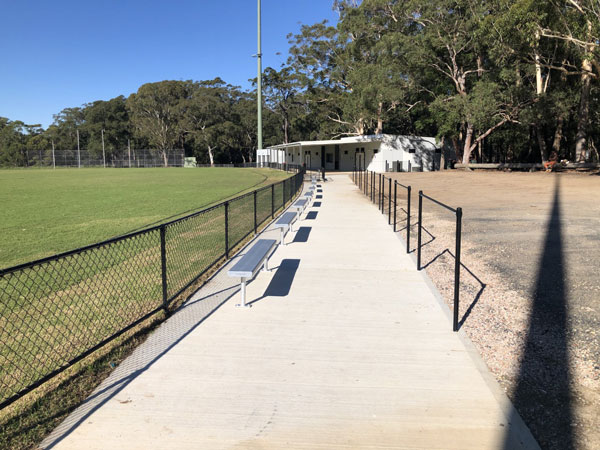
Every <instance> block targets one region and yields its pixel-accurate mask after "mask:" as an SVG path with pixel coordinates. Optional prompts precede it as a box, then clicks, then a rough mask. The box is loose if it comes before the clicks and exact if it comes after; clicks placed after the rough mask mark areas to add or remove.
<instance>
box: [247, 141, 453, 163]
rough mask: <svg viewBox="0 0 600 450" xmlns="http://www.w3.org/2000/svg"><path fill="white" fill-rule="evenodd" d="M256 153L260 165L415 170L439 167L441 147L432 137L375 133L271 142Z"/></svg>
mask: <svg viewBox="0 0 600 450" xmlns="http://www.w3.org/2000/svg"><path fill="white" fill-rule="evenodd" d="M256 156H257V158H256V161H257V162H258V163H259V164H263V163H269V162H273V163H286V164H305V165H306V168H307V169H310V170H319V169H321V167H325V170H326V171H332V170H339V171H346V172H349V171H352V170H353V169H354V168H356V169H358V170H364V169H367V170H371V171H374V172H391V171H393V172H410V171H413V172H416V171H430V170H439V169H440V161H441V149H440V147H439V146H438V145H437V143H436V139H435V138H433V137H420V136H396V135H389V134H378V135H372V136H352V137H346V138H342V139H337V140H326V141H301V142H292V143H290V144H280V145H274V146H272V147H270V148H267V149H263V150H258V151H257V155H256Z"/></svg>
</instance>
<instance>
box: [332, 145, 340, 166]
mask: <svg viewBox="0 0 600 450" xmlns="http://www.w3.org/2000/svg"><path fill="white" fill-rule="evenodd" d="M333 170H340V146H339V145H336V146H335V156H334V168H333Z"/></svg>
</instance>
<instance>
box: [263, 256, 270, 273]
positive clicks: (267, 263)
mask: <svg viewBox="0 0 600 450" xmlns="http://www.w3.org/2000/svg"><path fill="white" fill-rule="evenodd" d="M263 270H264V271H265V272H268V271H269V258H267V259H265V263H264V264H263Z"/></svg>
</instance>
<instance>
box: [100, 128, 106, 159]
mask: <svg viewBox="0 0 600 450" xmlns="http://www.w3.org/2000/svg"><path fill="white" fill-rule="evenodd" d="M101 134H102V162H103V163H104V168H105V169H106V153H105V152H104V128H103V129H102V133H101Z"/></svg>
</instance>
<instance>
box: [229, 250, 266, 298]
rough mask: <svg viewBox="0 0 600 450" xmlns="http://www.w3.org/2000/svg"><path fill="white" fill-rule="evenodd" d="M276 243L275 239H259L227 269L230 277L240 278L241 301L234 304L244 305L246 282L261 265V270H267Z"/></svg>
mask: <svg viewBox="0 0 600 450" xmlns="http://www.w3.org/2000/svg"><path fill="white" fill-rule="evenodd" d="M276 245H277V241H276V240H275V239H259V240H258V241H257V242H256V244H254V245H253V246H252V248H251V249H250V250H248V252H247V253H246V254H245V255H244V256H242V258H241V259H240V260H239V261H238V262H237V263H235V264H234V266H233V267H232V268H231V269H229V270H228V271H227V275H229V276H230V277H240V278H241V283H242V286H241V292H242V302H241V303H240V304H238V305H236V306H248V305H246V282H247V281H248V280H251V279H252V278H254V275H256V273H257V272H258V271H259V269H260V268H261V267H262V268H263V270H267V271H268V270H269V265H268V263H269V256H271V253H272V252H273V249H274V248H275V246H276Z"/></svg>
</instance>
